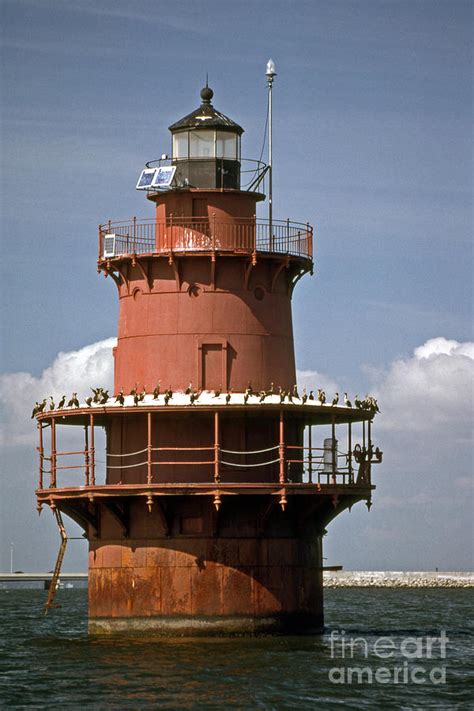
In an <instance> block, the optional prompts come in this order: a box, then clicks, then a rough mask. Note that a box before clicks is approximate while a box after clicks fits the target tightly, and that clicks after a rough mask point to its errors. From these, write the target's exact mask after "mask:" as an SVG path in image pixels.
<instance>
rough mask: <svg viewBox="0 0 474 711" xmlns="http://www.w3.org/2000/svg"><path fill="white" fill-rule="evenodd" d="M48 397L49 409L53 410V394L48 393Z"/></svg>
mask: <svg viewBox="0 0 474 711" xmlns="http://www.w3.org/2000/svg"><path fill="white" fill-rule="evenodd" d="M49 399H50V400H51V402H50V403H49V409H50V410H54V407H55V405H54V400H53V396H52V395H50V396H49Z"/></svg>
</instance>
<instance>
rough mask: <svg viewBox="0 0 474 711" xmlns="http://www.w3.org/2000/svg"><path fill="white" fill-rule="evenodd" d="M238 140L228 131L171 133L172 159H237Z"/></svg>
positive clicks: (237, 137)
mask: <svg viewBox="0 0 474 711" xmlns="http://www.w3.org/2000/svg"><path fill="white" fill-rule="evenodd" d="M239 154H240V140H239V136H238V135H237V134H236V133H232V132H230V131H206V130H197V131H181V132H180V133H175V134H174V135H173V160H186V159H190V158H201V159H202V158H225V159H226V160H239V158H240V155H239Z"/></svg>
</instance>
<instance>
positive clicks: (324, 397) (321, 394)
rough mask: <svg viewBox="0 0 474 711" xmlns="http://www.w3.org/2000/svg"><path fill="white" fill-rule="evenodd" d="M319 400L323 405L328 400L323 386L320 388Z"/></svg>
mask: <svg viewBox="0 0 474 711" xmlns="http://www.w3.org/2000/svg"><path fill="white" fill-rule="evenodd" d="M318 400H319V402H320V404H321V405H324V404H325V402H326V393H325V392H324V390H321V388H318Z"/></svg>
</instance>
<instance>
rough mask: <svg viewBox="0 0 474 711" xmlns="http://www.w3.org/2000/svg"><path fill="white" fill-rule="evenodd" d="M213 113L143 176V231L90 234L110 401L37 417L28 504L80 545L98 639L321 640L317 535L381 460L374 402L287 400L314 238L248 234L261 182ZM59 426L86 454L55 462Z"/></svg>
mask: <svg viewBox="0 0 474 711" xmlns="http://www.w3.org/2000/svg"><path fill="white" fill-rule="evenodd" d="M212 99H213V92H212V90H211V89H210V88H209V87H207V86H206V87H205V88H204V89H203V90H202V91H201V104H200V106H198V108H197V109H196V110H195V111H193V112H192V113H190V114H189V115H187V116H186V117H184V118H183V119H182V120H180V121H178V122H176V123H174V124H173V125H172V126H171V127H170V131H171V135H172V157H171V161H170V164H169V165H164V163H165V162H166V161H163V160H162V161H157V162H152V163H150V164H148V165H147V169H146V170H145V171H144V173H143V174H142V176H141V180H140V184H139V186H138V187H146V188H147V197H148V199H149V200H150V201H152V202H153V203H154V204H155V215H154V217H153V218H151V219H149V220H137V219H135V218H134V219H133V220H131V221H130V222H129V223H114V222H111V221H110V222H108V223H107V224H105V225H101V226H100V227H99V259H98V268H99V271H102V272H104V273H105V275H106V276H110V277H111V278H112V279H113V281H114V282H115V285H116V287H117V292H118V297H119V304H120V315H119V324H118V343H117V347H116V348H115V349H114V357H115V386H114V395H113V396H109V394H108V393H107V392H104V391H103V390H101V389H99V390H98V391H97V390H96V391H95V394H94V397H93V398H92V399H91V398H89V400H88V402H85V403H79V402H78V401H75V400H74V399H73V400H71V402H70V405H69V406H66V407H63V408H61V409H53V410H51V411H48V412H45V411H43V412H41V413H40V414H39V415H38V426H39V433H40V444H39V452H40V482H39V488H38V490H37V492H36V493H37V499H38V504H39V506H40V507H41V506H42V505H43V504H47V505H49V506H50V507H51V508H52V509H53V511H55V512H56V513H58V512H63V513H65V514H67V515H69V516H70V517H71V518H72V519H74V520H75V521H76V522H78V523H79V524H80V525H81V526H82V527H83V529H84V531H85V534H86V537H87V538H88V540H89V551H90V553H89V626H90V630H91V632H94V633H108V632H114V631H124V630H153V631H155V632H156V633H159V634H213V633H222V634H228V633H243V632H248V633H254V632H259V631H289V632H301V631H304V632H307V631H313V632H314V631H318V630H321V629H322V626H323V595H322V548H321V540H322V536H323V534H324V533H325V527H326V525H327V524H328V522H329V521H330V520H331V519H332V518H334V516H335V515H337V514H338V513H339V512H340V511H342V510H343V509H345V508H347V507H350V506H352V504H354V503H355V502H357V501H360V500H366V501H367V502H369V501H370V497H371V492H372V489H373V488H374V487H373V486H372V484H371V463H372V462H375V461H380V460H381V453H380V452H379V451H378V449H377V450H374V448H373V445H372V441H371V421H372V419H373V416H374V405H373V403H372V402H370V401H365V402H364V403H357V404H358V406H357V407H356V406H354V407H352V406H348V404H346V405H345V406H339V404H338V403H337V404H334V405H332V404H325V403H324V402H323V400H324V397H323V396H322V395H321V396H320V398H319V400H318V399H317V398H313V396H312V394H306V393H303V392H298V389H297V387H296V385H295V383H296V371H295V357H294V346H293V330H292V314H291V299H292V293H293V289H294V287H295V284H296V283H297V281H298V280H299V279H300V277H301V276H303V275H304V274H305V273H307V272H311V271H312V266H313V261H312V237H313V235H312V228H311V227H310V225H309V224H304V223H298V222H290V221H289V220H286V221H284V222H280V221H277V220H273V218H272V217H270V220H268V221H265V220H261V219H257V217H256V207H257V203H258V202H260V201H262V200H264V198H265V196H264V194H263V193H262V192H260V190H261V189H262V187H263V182H264V178H265V174H266V173H267V171H268V169H267V167H266V166H264V165H263V164H261V163H259V162H258V161H254V162H250V169H249V168H248V165H249V163H248V162H247V161H244V160H242V158H241V145H240V144H241V136H242V133H243V129H242V128H241V127H240V126H239V125H238V124H236V123H235V122H234V121H232V120H231V119H229V118H228V117H227V116H224V115H223V114H222V113H220V112H219V111H217V110H216V109H215V108H214V106H213V104H212ZM65 425H77V426H80V427H81V428H83V431H84V447H83V449H82V450H79V451H77V452H64V451H61V449H60V441H59V440H60V435H59V430H62V429H63V426H65ZM98 428H103V429H104V431H105V434H106V447H105V452H104V453H103V454H102V455H101V456H102V458H103V460H104V461H105V462H106V466H105V469H104V471H103V474H101V473H100V472H99V467H98V455H99V452H98V451H97V446H96V442H97V429H98ZM71 457H76V459H74V460H72V459H71ZM77 457H79V458H80V461H79V463H74V464H68V462H71V461H74V462H77V461H78V460H77ZM69 467H71V468H73V469H74V471H75V474H76V476H79V477H80V481H77V484H76V485H74V486H64V484H63V483H62V482H61V477H62V476H63V473H64V472H63V470H64V469H67V468H69ZM46 472H49V474H47V473H46ZM47 476H49V481H47V479H46V477H47Z"/></svg>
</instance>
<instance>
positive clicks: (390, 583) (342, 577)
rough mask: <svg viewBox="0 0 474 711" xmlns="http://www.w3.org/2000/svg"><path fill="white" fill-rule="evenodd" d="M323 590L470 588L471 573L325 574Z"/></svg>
mask: <svg viewBox="0 0 474 711" xmlns="http://www.w3.org/2000/svg"><path fill="white" fill-rule="evenodd" d="M323 582H324V587H326V588H472V587H474V573H471V572H443V571H435V572H433V571H410V572H404V571H400V572H399V571H383V570H377V571H343V570H340V571H325V572H323Z"/></svg>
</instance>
